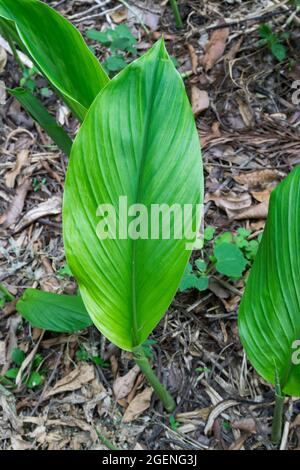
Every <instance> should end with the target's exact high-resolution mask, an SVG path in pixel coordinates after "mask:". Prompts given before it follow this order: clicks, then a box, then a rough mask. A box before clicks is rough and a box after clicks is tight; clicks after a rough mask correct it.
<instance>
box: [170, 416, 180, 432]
mask: <svg viewBox="0 0 300 470" xmlns="http://www.w3.org/2000/svg"><path fill="white" fill-rule="evenodd" d="M169 423H170V428H171V429H172V431H176V430H177V428H179V426H180V423H178V421H176V418H175V416H173V415H171V416H170V417H169Z"/></svg>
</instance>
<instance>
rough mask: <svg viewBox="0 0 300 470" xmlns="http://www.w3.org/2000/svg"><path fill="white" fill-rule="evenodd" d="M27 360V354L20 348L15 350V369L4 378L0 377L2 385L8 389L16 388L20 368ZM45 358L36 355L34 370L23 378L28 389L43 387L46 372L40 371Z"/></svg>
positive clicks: (33, 364) (13, 360)
mask: <svg viewBox="0 0 300 470" xmlns="http://www.w3.org/2000/svg"><path fill="white" fill-rule="evenodd" d="M24 360H25V353H24V351H22V350H21V349H19V348H15V349H14V350H13V351H12V354H11V361H12V363H13V364H14V367H11V368H10V369H8V370H7V371H6V373H5V375H4V376H0V383H1V384H3V385H4V386H6V387H10V388H14V387H15V380H16V378H17V376H18V374H19V371H20V367H21V366H22V364H23V362H24ZM43 360H44V359H43V356H41V355H40V354H36V355H35V357H34V359H33V362H32V368H31V372H30V373H29V375H27V376H25V377H24V378H23V383H24V384H25V385H26V387H27V388H35V387H38V386H39V385H41V384H42V383H43V381H44V375H43V374H44V373H45V372H46V371H42V370H40V371H38V369H39V367H40V365H41V363H42V362H43Z"/></svg>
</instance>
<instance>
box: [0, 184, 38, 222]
mask: <svg viewBox="0 0 300 470" xmlns="http://www.w3.org/2000/svg"><path fill="white" fill-rule="evenodd" d="M30 186H31V181H30V179H29V178H26V179H25V180H23V182H22V183H21V184H20V186H18V188H17V190H16V194H15V197H14V198H13V200H12V202H11V203H10V205H9V206H8V208H7V209H6V211H5V212H4V214H2V215H1V216H0V226H2V227H1V228H8V227H10V226H11V225H13V224H15V223H16V222H17V220H18V219H19V217H20V215H21V212H22V210H23V207H24V202H25V198H26V195H27V193H28V191H29V188H30Z"/></svg>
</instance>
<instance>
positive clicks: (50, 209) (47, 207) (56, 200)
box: [14, 196, 61, 233]
mask: <svg viewBox="0 0 300 470" xmlns="http://www.w3.org/2000/svg"><path fill="white" fill-rule="evenodd" d="M60 213H61V198H60V197H59V196H53V197H51V198H50V199H47V201H45V202H41V203H40V204H38V205H37V206H36V207H33V208H32V209H30V210H29V211H28V212H27V213H26V214H25V215H24V216H23V217H22V219H21V220H20V222H19V223H18V224H17V225H16V227H15V229H14V231H15V233H16V232H19V231H20V230H23V228H25V227H27V225H30V224H32V222H35V221H36V220H38V219H40V218H41V217H45V216H46V215H57V214H60Z"/></svg>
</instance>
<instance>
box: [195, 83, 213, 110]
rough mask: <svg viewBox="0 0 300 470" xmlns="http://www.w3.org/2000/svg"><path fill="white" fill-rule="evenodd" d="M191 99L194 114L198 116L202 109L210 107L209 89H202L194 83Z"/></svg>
mask: <svg viewBox="0 0 300 470" xmlns="http://www.w3.org/2000/svg"><path fill="white" fill-rule="evenodd" d="M191 101H192V109H193V113H194V116H198V115H199V114H200V113H201V112H202V111H204V110H205V109H207V108H208V107H209V96H208V93H207V91H205V90H200V89H199V88H198V87H196V86H194V85H193V86H192V92H191Z"/></svg>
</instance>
